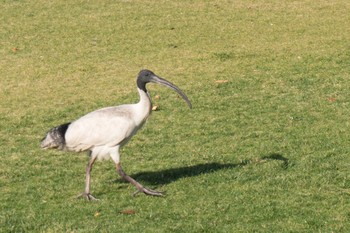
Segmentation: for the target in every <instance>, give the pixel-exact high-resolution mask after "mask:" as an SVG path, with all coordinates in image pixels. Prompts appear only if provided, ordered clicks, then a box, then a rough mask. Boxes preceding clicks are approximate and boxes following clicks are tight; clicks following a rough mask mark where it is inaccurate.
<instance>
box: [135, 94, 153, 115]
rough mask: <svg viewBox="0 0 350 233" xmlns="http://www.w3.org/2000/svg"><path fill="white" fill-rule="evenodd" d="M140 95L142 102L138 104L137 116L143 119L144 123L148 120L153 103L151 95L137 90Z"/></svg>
mask: <svg viewBox="0 0 350 233" xmlns="http://www.w3.org/2000/svg"><path fill="white" fill-rule="evenodd" d="M137 90H138V92H139V95H140V101H139V102H138V103H137V104H136V106H137V115H138V116H140V117H141V118H142V121H144V120H146V119H147V117H148V116H149V115H150V114H151V111H152V102H151V97H150V95H149V93H148V92H147V90H146V91H144V90H141V89H140V88H138V89H137Z"/></svg>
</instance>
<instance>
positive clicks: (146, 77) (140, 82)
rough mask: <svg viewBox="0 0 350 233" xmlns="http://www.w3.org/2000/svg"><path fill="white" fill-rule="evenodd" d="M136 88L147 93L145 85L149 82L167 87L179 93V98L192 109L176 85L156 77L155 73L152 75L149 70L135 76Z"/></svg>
mask: <svg viewBox="0 0 350 233" xmlns="http://www.w3.org/2000/svg"><path fill="white" fill-rule="evenodd" d="M136 82H137V87H138V88H139V89H141V90H143V91H144V92H147V90H146V84H147V83H149V82H152V83H158V84H160V85H164V86H167V87H169V88H171V89H173V90H174V91H176V92H177V93H179V95H181V97H182V98H183V99H184V100H185V101H186V103H187V105H188V106H189V107H190V108H192V105H191V102H190V101H189V100H188V98H187V96H186V95H185V94H184V93H183V92H182V91H181V90H180V88H178V87H177V86H176V85H174V84H172V83H171V82H169V81H167V80H165V79H163V78H161V77H159V76H157V75H156V74H155V73H153V72H152V71H150V70H146V69H144V70H141V71H140V72H139V74H138V76H137V81H136Z"/></svg>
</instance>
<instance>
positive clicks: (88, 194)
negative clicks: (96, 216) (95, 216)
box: [77, 192, 99, 201]
mask: <svg viewBox="0 0 350 233" xmlns="http://www.w3.org/2000/svg"><path fill="white" fill-rule="evenodd" d="M77 198H85V199H86V200H87V201H98V200H99V199H97V198H95V197H94V196H92V195H91V194H90V193H85V192H84V193H82V194H79V195H78V196H77Z"/></svg>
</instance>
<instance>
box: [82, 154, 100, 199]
mask: <svg viewBox="0 0 350 233" xmlns="http://www.w3.org/2000/svg"><path fill="white" fill-rule="evenodd" d="M90 156H91V152H90ZM95 160H96V157H92V156H91V158H90V160H89V162H88V164H87V166H86V174H85V177H86V178H85V179H86V180H85V190H84V192H83V193H82V194H80V195H78V198H80V197H83V198H85V199H86V200H88V201H96V200H98V199H96V198H95V197H94V196H92V195H91V194H90V181H91V175H90V173H91V170H92V165H93V164H94V162H95Z"/></svg>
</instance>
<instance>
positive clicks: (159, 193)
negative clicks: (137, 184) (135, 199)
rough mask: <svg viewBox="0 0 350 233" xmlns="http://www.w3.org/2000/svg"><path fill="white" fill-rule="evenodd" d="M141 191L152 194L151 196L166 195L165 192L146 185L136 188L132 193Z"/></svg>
mask: <svg viewBox="0 0 350 233" xmlns="http://www.w3.org/2000/svg"><path fill="white" fill-rule="evenodd" d="M141 192H142V193H144V194H146V195H150V196H158V197H161V196H164V192H160V191H156V190H152V189H147V188H144V187H142V188H140V189H138V190H136V191H135V192H134V193H133V194H132V195H133V196H136V195H137V194H138V193H141Z"/></svg>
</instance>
